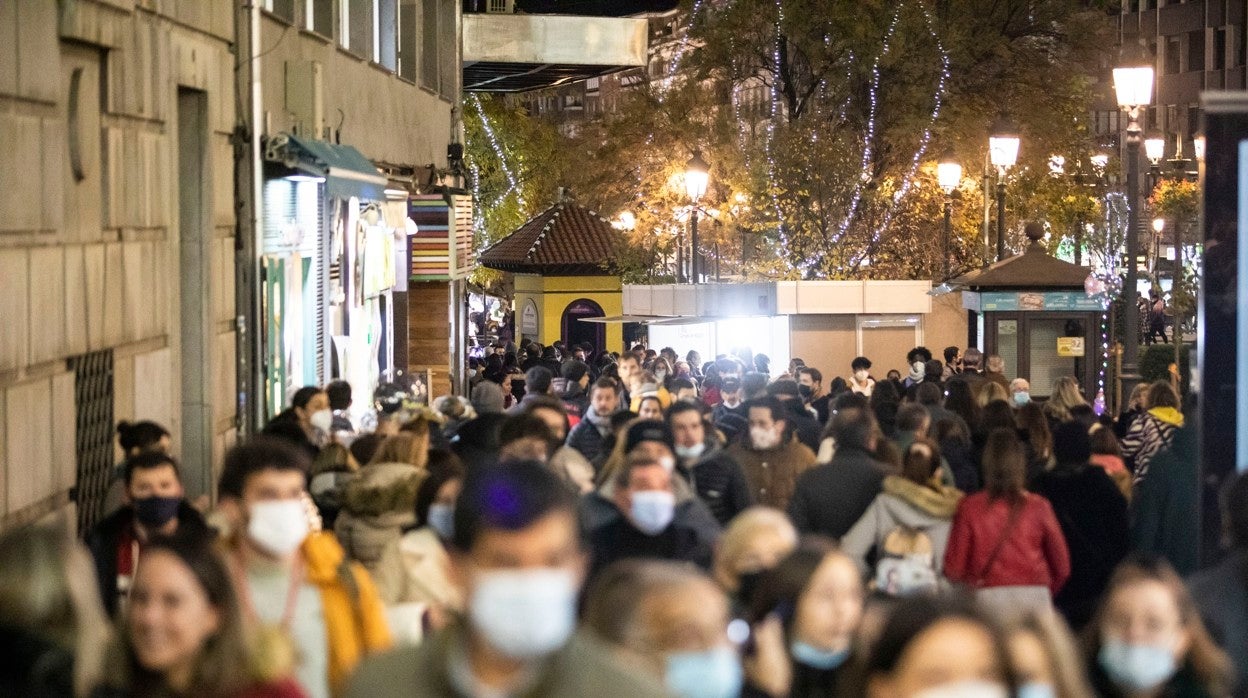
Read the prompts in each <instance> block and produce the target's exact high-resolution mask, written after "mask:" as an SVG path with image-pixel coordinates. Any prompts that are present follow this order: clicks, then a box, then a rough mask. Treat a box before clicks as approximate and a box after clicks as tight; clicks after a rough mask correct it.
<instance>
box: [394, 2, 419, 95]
mask: <svg viewBox="0 0 1248 698" xmlns="http://www.w3.org/2000/svg"><path fill="white" fill-rule="evenodd" d="M419 46H420V3H419V2H418V0H399V57H398V63H399V67H398V72H399V77H401V78H403V79H404V80H410V81H412V82H416V71H417V70H418V68H419V65H420V55H419Z"/></svg>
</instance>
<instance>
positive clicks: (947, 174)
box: [936, 150, 962, 281]
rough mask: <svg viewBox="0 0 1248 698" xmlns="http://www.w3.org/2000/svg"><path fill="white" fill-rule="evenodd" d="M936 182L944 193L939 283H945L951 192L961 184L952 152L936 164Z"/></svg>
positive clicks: (957, 165) (951, 222)
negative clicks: (941, 261) (941, 258)
mask: <svg viewBox="0 0 1248 698" xmlns="http://www.w3.org/2000/svg"><path fill="white" fill-rule="evenodd" d="M936 182H937V183H938V184H940V188H941V189H943V190H944V191H945V229H944V240H943V244H942V245H941V254H942V255H943V258H944V265H943V266H942V267H941V269H942V274H943V276H942V277H941V281H946V280H948V279H949V238H950V237H951V235H952V229H953V190H954V189H957V188H958V184H960V183H961V182H962V165H961V163H959V162H958V160H957V158H956V157H955V156H954V153H953V150H946V151H945V154H944V155H943V156H942V157H941V158H940V162H938V163H936Z"/></svg>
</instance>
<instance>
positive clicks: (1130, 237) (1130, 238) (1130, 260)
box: [1114, 57, 1153, 395]
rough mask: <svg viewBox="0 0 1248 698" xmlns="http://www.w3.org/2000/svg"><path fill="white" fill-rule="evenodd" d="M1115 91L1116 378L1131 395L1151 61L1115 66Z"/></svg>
mask: <svg viewBox="0 0 1248 698" xmlns="http://www.w3.org/2000/svg"><path fill="white" fill-rule="evenodd" d="M1114 92H1115V94H1116V96H1117V98H1118V106H1119V108H1121V109H1123V110H1125V111H1126V112H1127V210H1128V214H1127V275H1126V280H1125V283H1124V284H1123V289H1122V291H1123V303H1124V304H1125V305H1126V308H1125V309H1126V323H1125V325H1126V327H1125V338H1124V340H1125V346H1124V347H1123V352H1122V374H1121V375H1120V376H1119V381H1120V383H1121V385H1122V394H1123V395H1130V394H1131V391H1132V390H1134V389H1135V386H1136V385H1137V384H1138V383H1139V382H1140V375H1139V354H1140V312H1139V307H1138V304H1137V303H1136V300H1135V297H1136V295H1137V294H1138V293H1139V291H1138V289H1137V286H1138V277H1139V264H1138V262H1137V260H1138V259H1139V254H1140V230H1139V221H1140V144H1141V141H1142V140H1143V136H1144V131H1143V128H1142V127H1141V125H1140V110H1141V109H1143V108H1144V107H1145V106H1147V105H1148V104H1150V103H1151V102H1152V101H1153V65H1152V62H1151V61H1150V60H1149V59H1148V58H1147V57H1141V58H1139V59H1137V60H1134V61H1131V62H1129V63H1128V64H1127V65H1124V66H1122V67H1119V68H1114Z"/></svg>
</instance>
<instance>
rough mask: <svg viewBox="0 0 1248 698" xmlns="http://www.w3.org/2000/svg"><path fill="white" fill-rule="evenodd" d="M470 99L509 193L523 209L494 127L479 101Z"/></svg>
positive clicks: (521, 196)
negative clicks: (509, 187)
mask: <svg viewBox="0 0 1248 698" xmlns="http://www.w3.org/2000/svg"><path fill="white" fill-rule="evenodd" d="M470 99H471V100H472V105H473V106H474V107H475V108H476V110H477V114H479V115H480V116H481V127H482V128H483V129H484V130H485V135H486V137H487V138H489V141H490V148H492V149H493V150H494V154H495V155H496V156H498V164H499V166H500V167H501V168H502V170H503V175H504V176H505V177H506V178H507V183H508V184H510V185H511V191H513V192H515V194H516V201H518V202H519V203H520V207H521V208H523V207H525V206H526V205H527V204H526V203H525V201H524V194H523V193H522V192H521V191H520V183H519V181H518V180H517V179H516V175H515V173H514V172H512V171H511V167H509V166H508V165H507V154H506V153H505V152H504V151H503V147H502V146H501V145H499V142H498V136H497V135H496V134H495V133H494V126H493V124H491V123H490V116H489V115H488V114H486V113H485V108H484V107H483V106H481V100H480V99H478V98H477V95H476V94H473V95H471V97H470ZM500 201H501V200H500Z"/></svg>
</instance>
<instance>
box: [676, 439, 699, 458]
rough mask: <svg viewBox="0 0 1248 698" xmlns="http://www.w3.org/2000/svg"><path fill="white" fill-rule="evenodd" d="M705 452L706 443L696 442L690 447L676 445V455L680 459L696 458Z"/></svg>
mask: <svg viewBox="0 0 1248 698" xmlns="http://www.w3.org/2000/svg"><path fill="white" fill-rule="evenodd" d="M705 451H706V442H704V441H703V442H698V443H696V444H694V445H692V446H681V445H680V444H677V445H676V455H678V456H680V457H681V458H698V457H700V456H701V455H702V453H703V452H705Z"/></svg>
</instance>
